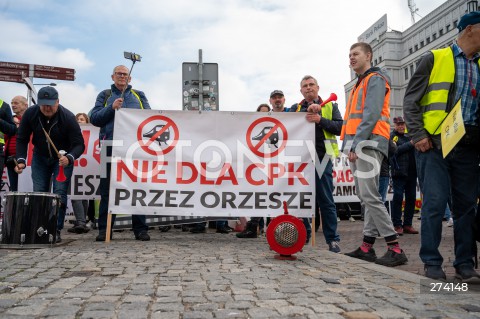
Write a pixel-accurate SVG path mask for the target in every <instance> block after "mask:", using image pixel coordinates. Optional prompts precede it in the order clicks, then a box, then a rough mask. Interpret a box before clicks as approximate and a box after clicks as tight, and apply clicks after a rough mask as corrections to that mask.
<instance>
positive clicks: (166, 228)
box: [158, 225, 172, 233]
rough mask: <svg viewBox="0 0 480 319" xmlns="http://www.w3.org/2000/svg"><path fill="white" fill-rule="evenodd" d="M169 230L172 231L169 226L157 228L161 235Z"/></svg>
mask: <svg viewBox="0 0 480 319" xmlns="http://www.w3.org/2000/svg"><path fill="white" fill-rule="evenodd" d="M170 229H172V226H170V225H168V226H160V227H158V230H160V232H162V233H166V232H167V231H169V230H170Z"/></svg>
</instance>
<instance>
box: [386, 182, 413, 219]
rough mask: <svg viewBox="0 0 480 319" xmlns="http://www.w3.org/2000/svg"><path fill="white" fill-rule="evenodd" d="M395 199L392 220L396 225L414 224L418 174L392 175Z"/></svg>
mask: <svg viewBox="0 0 480 319" xmlns="http://www.w3.org/2000/svg"><path fill="white" fill-rule="evenodd" d="M392 181H393V201H392V222H393V226H395V227H402V226H412V220H413V214H414V213H415V201H416V200H417V176H416V175H414V176H408V177H392ZM403 193H405V208H404V210H403V224H402V202H403Z"/></svg>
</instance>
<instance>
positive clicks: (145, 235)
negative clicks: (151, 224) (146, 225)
mask: <svg viewBox="0 0 480 319" xmlns="http://www.w3.org/2000/svg"><path fill="white" fill-rule="evenodd" d="M135 239H136V240H141V241H149V240H150V235H148V233H147V232H146V231H141V232H139V233H138V234H136V235H135Z"/></svg>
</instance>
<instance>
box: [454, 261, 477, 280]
mask: <svg viewBox="0 0 480 319" xmlns="http://www.w3.org/2000/svg"><path fill="white" fill-rule="evenodd" d="M455 278H457V279H460V280H461V281H462V282H472V283H473V282H474V283H477V282H478V283H480V275H479V274H478V273H477V272H476V271H475V270H474V269H473V265H468V264H462V265H459V266H457V267H455Z"/></svg>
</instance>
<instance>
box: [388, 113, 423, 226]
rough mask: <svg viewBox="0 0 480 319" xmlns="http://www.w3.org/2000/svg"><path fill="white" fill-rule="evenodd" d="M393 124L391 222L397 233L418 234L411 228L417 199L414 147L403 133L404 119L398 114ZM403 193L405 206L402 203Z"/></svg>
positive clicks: (391, 139)
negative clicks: (393, 149) (393, 151)
mask: <svg viewBox="0 0 480 319" xmlns="http://www.w3.org/2000/svg"><path fill="white" fill-rule="evenodd" d="M393 125H394V126H395V128H394V130H393V132H392V133H391V134H390V141H392V142H393V143H395V144H396V145H397V150H396V151H395V153H394V154H393V156H392V157H391V158H390V170H391V172H392V182H393V201H392V222H393V227H394V228H395V231H396V232H397V234H399V235H403V234H418V231H417V230H416V229H415V228H413V226H412V221H413V214H414V213H415V201H416V199H417V167H416V165H415V147H414V146H413V143H412V140H411V139H410V137H408V136H407V134H406V133H405V121H404V120H403V117H401V116H398V117H396V118H394V119H393ZM404 193H405V208H404V210H403V224H402V203H403V194H404Z"/></svg>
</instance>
